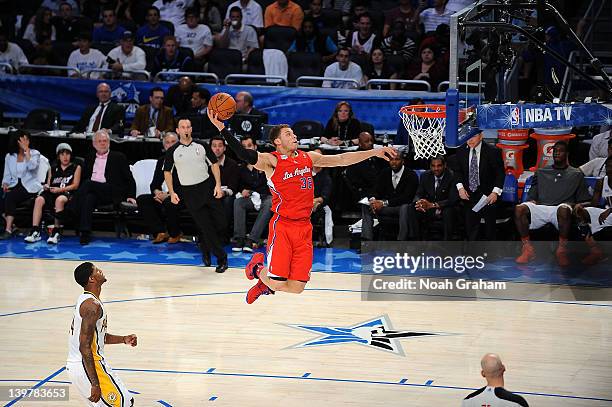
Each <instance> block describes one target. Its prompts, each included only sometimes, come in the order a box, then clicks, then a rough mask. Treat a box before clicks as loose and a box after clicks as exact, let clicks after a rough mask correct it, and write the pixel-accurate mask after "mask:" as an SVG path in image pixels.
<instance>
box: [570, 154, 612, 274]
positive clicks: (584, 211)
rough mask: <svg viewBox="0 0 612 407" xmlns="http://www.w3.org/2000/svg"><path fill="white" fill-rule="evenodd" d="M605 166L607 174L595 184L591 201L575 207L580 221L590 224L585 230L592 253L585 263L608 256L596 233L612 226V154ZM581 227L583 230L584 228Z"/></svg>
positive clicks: (598, 260) (594, 261) (597, 261)
mask: <svg viewBox="0 0 612 407" xmlns="http://www.w3.org/2000/svg"><path fill="white" fill-rule="evenodd" d="M604 167H605V168H606V176H605V177H603V178H601V179H599V180H598V181H597V183H596V184H595V190H594V191H593V199H592V200H591V203H590V204H586V205H576V206H575V208H574V211H575V213H576V216H577V217H578V220H579V222H580V223H582V224H583V225H586V224H588V225H589V226H588V229H587V230H586V231H585V232H583V233H584V234H585V235H586V237H585V241H586V243H587V245H588V246H589V248H590V249H591V251H590V253H589V254H588V255H587V256H586V257H585V258H584V259H582V263H583V264H585V265H592V264H596V263H599V262H600V261H601V260H603V259H604V258H605V257H606V255H605V254H604V252H603V250H601V248H600V247H599V246H598V245H597V241H596V239H595V237H594V235H595V234H596V233H598V232H601V231H602V230H603V229H604V228H609V227H612V216H610V214H611V213H612V156H611V157H608V158H606V161H605V162H604ZM601 201H603V202H604V205H603V206H604V208H600V206H601ZM579 228H580V226H579ZM580 229H581V231H582V228H580Z"/></svg>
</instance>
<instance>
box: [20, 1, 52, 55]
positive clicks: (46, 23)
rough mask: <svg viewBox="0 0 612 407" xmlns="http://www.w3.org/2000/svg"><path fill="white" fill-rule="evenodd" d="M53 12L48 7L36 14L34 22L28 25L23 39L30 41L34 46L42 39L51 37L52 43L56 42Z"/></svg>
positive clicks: (42, 8) (40, 9)
mask: <svg viewBox="0 0 612 407" xmlns="http://www.w3.org/2000/svg"><path fill="white" fill-rule="evenodd" d="M51 17H53V14H51V10H49V9H48V8H47V7H41V8H39V9H38V11H37V12H36V16H35V17H34V21H33V22H31V23H30V24H28V26H27V27H26V30H25V32H24V33H23V39H24V40H29V41H30V42H31V43H32V45H35V46H36V45H38V43H39V42H40V40H41V38H47V37H50V38H51V41H55V27H53V25H52V24H51Z"/></svg>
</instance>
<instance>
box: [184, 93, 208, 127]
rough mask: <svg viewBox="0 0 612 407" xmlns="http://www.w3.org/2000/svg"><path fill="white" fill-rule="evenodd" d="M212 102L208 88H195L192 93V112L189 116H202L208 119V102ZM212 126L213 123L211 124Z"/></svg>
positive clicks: (190, 111)
mask: <svg viewBox="0 0 612 407" xmlns="http://www.w3.org/2000/svg"><path fill="white" fill-rule="evenodd" d="M209 100H210V92H209V91H208V89H206V88H195V89H193V90H192V92H191V110H189V112H188V113H189V114H202V115H205V116H206V117H208V115H207V114H206V111H207V110H208V101H209ZM211 124H212V123H211Z"/></svg>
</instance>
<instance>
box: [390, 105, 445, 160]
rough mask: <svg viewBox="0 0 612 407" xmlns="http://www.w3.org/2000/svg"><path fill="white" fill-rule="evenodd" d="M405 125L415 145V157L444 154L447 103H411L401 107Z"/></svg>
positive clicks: (400, 112)
mask: <svg viewBox="0 0 612 407" xmlns="http://www.w3.org/2000/svg"><path fill="white" fill-rule="evenodd" d="M399 115H400V117H401V118H402V122H403V123H404V127H406V130H407V131H408V135H409V136H410V138H411V139H412V144H413V145H414V152H415V156H414V158H431V157H435V156H437V155H444V154H445V153H446V150H445V149H444V140H443V137H444V130H445V129H446V106H445V105H410V106H404V107H402V108H401V109H400V111H399Z"/></svg>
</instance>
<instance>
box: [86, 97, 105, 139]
mask: <svg viewBox="0 0 612 407" xmlns="http://www.w3.org/2000/svg"><path fill="white" fill-rule="evenodd" d="M109 103H110V100H109V101H107V102H106V103H100V104H98V107H96V110H94V112H93V114H92V115H91V117H90V118H89V124H88V125H87V129H86V131H87V133H93V126H94V123H95V122H96V117H98V113H99V112H100V109H104V111H103V112H102V117H100V126H102V120H104V114H105V113H106V108H107V107H108V104H109ZM98 130H99V129H98Z"/></svg>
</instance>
